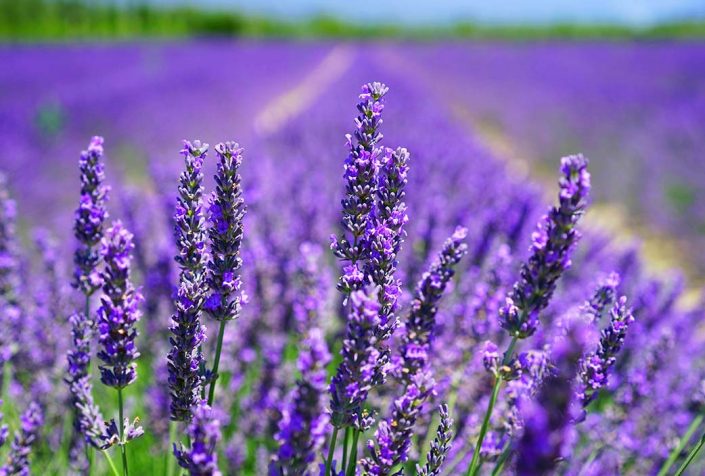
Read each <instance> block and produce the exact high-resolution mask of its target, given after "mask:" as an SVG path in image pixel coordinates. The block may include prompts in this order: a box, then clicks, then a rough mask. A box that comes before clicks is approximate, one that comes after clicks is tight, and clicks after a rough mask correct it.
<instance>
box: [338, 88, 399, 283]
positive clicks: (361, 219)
mask: <svg viewBox="0 0 705 476" xmlns="http://www.w3.org/2000/svg"><path fill="white" fill-rule="evenodd" d="M387 91H388V88H387V87H386V86H385V85H384V84H381V83H369V84H366V85H364V86H363V87H362V94H360V102H359V103H358V105H357V109H358V111H359V112H360V115H359V116H358V117H357V118H356V119H355V132H354V133H353V136H354V139H355V140H354V141H353V136H350V135H348V136H346V145H347V148H348V157H347V159H346V160H345V165H344V175H343V177H344V179H345V198H343V201H342V205H343V219H342V225H343V230H344V235H343V236H341V237H340V238H336V237H335V236H332V237H331V240H332V243H331V248H332V249H333V252H334V253H335V255H336V256H338V257H339V258H341V259H343V260H346V261H348V262H349V264H348V265H346V266H345V267H344V268H343V275H342V276H341V277H340V280H339V281H338V289H340V290H341V292H343V293H344V294H346V295H348V294H350V293H351V292H352V291H353V290H356V289H360V288H362V287H363V286H364V285H365V284H366V283H367V279H365V275H364V273H363V271H364V269H363V268H364V264H365V260H367V259H368V258H369V255H370V251H369V248H370V243H369V239H368V237H367V234H368V233H369V230H370V229H372V228H374V226H375V224H374V222H373V215H372V214H373V212H374V208H375V199H376V194H377V180H378V178H377V173H378V169H379V165H380V164H379V155H380V154H381V153H382V150H381V149H380V148H379V147H376V144H377V143H378V142H379V141H380V140H381V139H382V134H381V132H379V127H380V125H381V124H382V117H381V116H382V110H383V109H384V99H383V98H384V95H385V94H386V93H387Z"/></svg>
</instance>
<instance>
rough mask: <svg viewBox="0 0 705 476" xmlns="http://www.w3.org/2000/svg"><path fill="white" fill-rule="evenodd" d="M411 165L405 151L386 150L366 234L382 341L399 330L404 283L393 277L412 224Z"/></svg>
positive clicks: (368, 266) (367, 271)
mask: <svg viewBox="0 0 705 476" xmlns="http://www.w3.org/2000/svg"><path fill="white" fill-rule="evenodd" d="M408 162H409V153H408V152H407V150H406V149H403V148H398V149H397V150H392V149H389V148H387V149H385V153H384V157H383V158H382V160H381V164H380V165H381V167H380V171H379V176H378V179H377V183H378V186H377V197H378V202H377V204H376V206H375V208H374V212H373V226H371V227H370V228H369V229H368V233H367V235H366V239H367V241H368V246H369V257H368V261H367V263H366V265H365V268H364V273H365V275H366V276H369V279H370V280H371V281H372V282H373V283H374V284H376V285H377V286H379V302H380V304H381V305H382V314H381V318H382V319H381V322H380V326H379V331H378V332H377V338H378V339H379V341H380V342H384V341H385V340H386V339H388V338H389V336H390V335H391V334H392V332H393V331H394V329H396V327H397V321H396V319H395V316H394V312H395V311H396V309H397V300H398V298H399V295H400V294H401V283H400V281H399V280H398V279H396V278H395V276H394V275H395V273H396V268H397V255H398V254H399V251H400V250H401V245H402V242H403V241H404V240H403V238H404V234H405V232H404V225H405V224H406V223H407V222H408V221H409V217H408V216H407V214H406V204H405V203H404V196H405V192H404V188H405V187H406V182H407V178H406V176H407V173H408V170H409V165H408Z"/></svg>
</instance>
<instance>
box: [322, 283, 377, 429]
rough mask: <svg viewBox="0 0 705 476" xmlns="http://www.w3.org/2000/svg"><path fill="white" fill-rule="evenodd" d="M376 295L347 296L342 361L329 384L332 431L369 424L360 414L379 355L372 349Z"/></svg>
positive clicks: (375, 326)
mask: <svg viewBox="0 0 705 476" xmlns="http://www.w3.org/2000/svg"><path fill="white" fill-rule="evenodd" d="M376 294H377V293H376V292H374V293H372V294H371V293H368V292H365V291H363V290H358V291H355V292H353V293H352V294H351V295H350V315H349V316H348V324H347V328H346V333H345V340H344V341H343V349H342V351H341V355H342V358H343V359H342V361H341V362H340V365H338V370H337V371H336V374H335V376H334V377H333V379H332V380H331V384H330V388H329V391H330V394H331V401H330V410H331V423H332V424H333V426H335V427H336V428H343V427H347V426H350V425H355V426H356V427H357V428H359V429H365V428H367V427H368V425H369V424H370V422H369V421H367V418H366V415H365V414H364V412H363V408H362V406H363V404H364V402H365V400H366V399H367V394H368V392H369V391H370V389H371V388H372V386H373V385H374V384H375V383H376V382H375V380H374V378H375V370H376V366H377V361H378V359H379V356H380V353H379V350H378V349H377V347H376V346H375V344H376V341H375V332H376V329H377V326H379V321H380V317H379V313H380V309H381V307H380V305H379V302H378V301H377V299H376Z"/></svg>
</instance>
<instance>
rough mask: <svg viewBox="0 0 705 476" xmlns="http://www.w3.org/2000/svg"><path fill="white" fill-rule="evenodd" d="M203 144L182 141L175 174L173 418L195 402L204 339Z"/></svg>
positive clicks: (184, 416)
mask: <svg viewBox="0 0 705 476" xmlns="http://www.w3.org/2000/svg"><path fill="white" fill-rule="evenodd" d="M207 149H208V145H207V144H201V143H200V142H198V141H195V142H193V143H191V142H188V141H186V142H184V149H183V150H182V151H181V153H182V154H183V156H184V160H185V162H186V169H185V170H184V171H183V172H182V173H181V176H180V177H179V196H178V201H177V205H176V214H175V215H174V222H175V234H176V242H177V245H178V255H177V256H176V261H177V262H178V264H179V265H180V267H181V273H180V275H179V289H178V291H177V294H176V299H175V300H174V306H175V308H176V311H175V313H174V315H173V316H172V325H171V327H170V331H171V333H172V335H171V338H170V343H171V350H170V351H169V356H168V360H169V363H168V368H169V391H170V394H171V403H170V414H171V415H170V416H171V419H172V420H174V421H189V420H190V419H191V412H192V410H193V408H194V407H195V406H196V405H197V404H198V402H199V401H200V393H201V385H202V377H201V375H200V373H199V368H200V366H201V363H202V362H203V357H202V355H201V353H200V351H199V346H200V345H201V343H202V342H203V341H204V339H205V329H204V327H203V325H202V323H201V318H200V314H201V307H202V305H203V301H204V299H205V293H206V290H207V287H206V281H205V279H206V276H205V266H206V265H205V263H206V256H205V233H204V231H203V230H204V228H205V226H204V217H203V209H202V206H201V199H202V196H203V185H202V183H203V174H202V172H201V169H202V167H203V161H204V159H205V156H206V150H207Z"/></svg>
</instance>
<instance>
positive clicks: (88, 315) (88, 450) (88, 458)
mask: <svg viewBox="0 0 705 476" xmlns="http://www.w3.org/2000/svg"><path fill="white" fill-rule="evenodd" d="M84 312H85V313H86V319H90V318H91V295H90V294H86V303H85V305H84ZM89 366H90V362H89ZM87 370H88V373H89V374H90V372H91V369H90V367H89V368H88V369H87ZM73 418H78V415H77V412H76V409H75V408H74V411H73ZM71 427H72V428H73V424H72V425H71ZM81 440H83V438H81ZM83 445H84V447H85V449H86V464H87V465H88V468H87V471H88V475H89V476H90V474H91V466H93V447H92V446H91V445H89V444H88V443H86V442H85V441H84V442H83ZM68 450H69V452H70V451H71V444H70V443H69V447H68ZM69 459H70V455H69ZM110 462H111V463H112V460H111V461H110Z"/></svg>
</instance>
